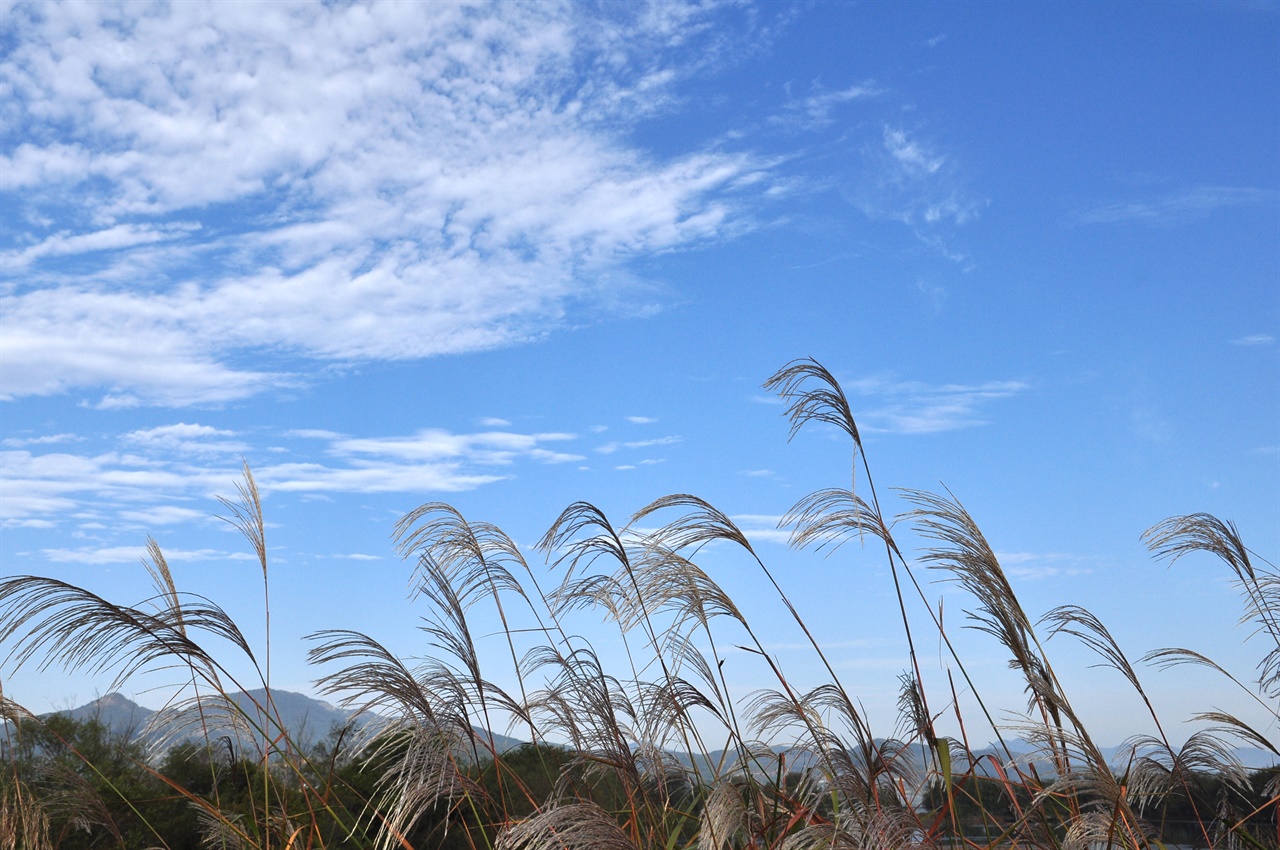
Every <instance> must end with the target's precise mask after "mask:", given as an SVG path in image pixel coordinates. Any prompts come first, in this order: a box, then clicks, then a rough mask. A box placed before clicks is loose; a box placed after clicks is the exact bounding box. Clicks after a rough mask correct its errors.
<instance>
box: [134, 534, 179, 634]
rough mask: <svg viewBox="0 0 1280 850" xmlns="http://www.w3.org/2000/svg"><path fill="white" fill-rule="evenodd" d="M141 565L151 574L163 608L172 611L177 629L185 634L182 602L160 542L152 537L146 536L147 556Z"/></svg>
mask: <svg viewBox="0 0 1280 850" xmlns="http://www.w3.org/2000/svg"><path fill="white" fill-rule="evenodd" d="M142 565H143V566H144V567H146V568H147V572H148V573H150V574H151V580H152V582H153V583H154V584H155V586H156V591H157V598H158V599H162V600H164V606H163V609H167V611H169V612H172V616H173V617H174V622H175V624H176V625H177V628H178V630H179V631H181V632H182V633H183V634H184V635H185V634H186V627H185V626H184V625H183V622H182V603H181V601H180V599H179V597H178V587H177V585H175V584H174V583H173V573H171V572H170V571H169V562H168V561H167V560H166V559H165V557H164V552H162V551H161V550H160V544H159V543H157V542H156V539H155V538H154V537H148V538H147V557H146V558H143V559H142Z"/></svg>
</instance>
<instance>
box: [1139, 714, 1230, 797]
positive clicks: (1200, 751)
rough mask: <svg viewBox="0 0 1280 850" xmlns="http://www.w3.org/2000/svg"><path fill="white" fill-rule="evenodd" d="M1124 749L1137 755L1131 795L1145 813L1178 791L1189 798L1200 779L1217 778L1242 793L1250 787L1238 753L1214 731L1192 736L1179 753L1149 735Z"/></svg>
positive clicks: (1202, 730) (1203, 731) (1140, 737)
mask: <svg viewBox="0 0 1280 850" xmlns="http://www.w3.org/2000/svg"><path fill="white" fill-rule="evenodd" d="M1124 749H1126V750H1129V751H1131V752H1132V753H1133V754H1134V759H1133V766H1132V768H1130V771H1129V794H1130V795H1131V796H1132V797H1133V798H1134V799H1136V800H1137V801H1138V805H1139V807H1140V808H1142V809H1144V810H1145V809H1147V808H1150V807H1151V804H1152V803H1158V802H1160V801H1162V800H1164V799H1165V798H1166V797H1168V796H1169V794H1171V793H1173V792H1175V791H1179V790H1181V791H1185V792H1186V793H1187V794H1188V795H1190V794H1191V788H1190V786H1191V785H1192V784H1193V783H1194V782H1195V780H1196V777H1197V775H1213V776H1217V777H1219V778H1220V779H1222V780H1223V781H1224V782H1226V783H1227V784H1228V785H1231V786H1234V787H1235V788H1237V789H1239V790H1243V789H1244V788H1246V787H1247V786H1248V782H1249V777H1248V774H1247V772H1246V771H1245V769H1244V766H1243V765H1242V764H1241V763H1240V760H1239V758H1237V757H1236V754H1235V751H1234V750H1233V749H1232V747H1231V746H1229V745H1228V744H1227V742H1226V741H1224V740H1223V739H1222V738H1221V737H1220V736H1219V735H1218V734H1216V733H1215V731H1214V730H1212V729H1200V730H1198V731H1196V732H1193V733H1192V734H1191V736H1190V737H1189V738H1187V741H1186V743H1185V744H1183V745H1182V746H1181V747H1179V748H1177V749H1174V748H1173V747H1170V746H1169V745H1168V743H1167V742H1165V741H1164V740H1162V739H1159V738H1152V737H1150V736H1148V735H1138V736H1135V737H1133V738H1130V739H1129V740H1127V741H1126V742H1125V744H1124ZM1192 804H1193V805H1194V800H1193V801H1192Z"/></svg>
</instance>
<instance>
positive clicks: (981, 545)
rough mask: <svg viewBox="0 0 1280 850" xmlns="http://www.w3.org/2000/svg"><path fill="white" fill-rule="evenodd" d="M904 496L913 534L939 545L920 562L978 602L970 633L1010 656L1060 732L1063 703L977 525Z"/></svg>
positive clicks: (934, 502) (956, 509) (950, 505)
mask: <svg viewBox="0 0 1280 850" xmlns="http://www.w3.org/2000/svg"><path fill="white" fill-rule="evenodd" d="M903 495H904V496H905V498H906V499H907V500H908V501H909V502H911V503H912V504H914V505H916V508H915V509H914V510H912V511H911V512H910V513H909V514H908V516H909V517H910V518H911V519H912V521H913V524H914V526H915V528H916V530H917V532H918V533H919V534H920V535H921V536H923V537H925V538H927V539H930V540H936V541H939V543H941V544H942V545H940V546H935V547H933V548H930V549H928V550H926V551H925V553H924V554H923V555H922V556H921V560H922V561H924V562H925V563H927V564H929V565H930V566H931V567H932V568H933V569H940V570H945V571H947V572H949V573H951V575H952V576H953V577H954V578H953V580H954V581H956V582H958V583H959V584H960V585H961V586H962V587H963V588H964V589H965V590H967V591H968V592H969V593H970V595H972V596H973V597H974V598H975V599H976V600H977V602H978V607H977V610H976V611H973V610H970V611H966V613H967V614H968V616H969V618H970V619H971V620H973V621H974V623H975V625H974V626H973V628H976V629H978V630H980V631H984V632H986V633H988V634H990V635H992V636H994V637H995V638H996V639H997V640H999V641H1000V643H1001V644H1003V645H1004V647H1005V648H1006V649H1008V650H1009V652H1010V654H1011V656H1012V658H1011V659H1010V661H1009V664H1010V666H1011V667H1013V668H1014V669H1016V670H1018V671H1019V672H1021V673H1022V677H1023V680H1024V681H1025V682H1026V688H1027V691H1028V693H1029V695H1030V700H1031V704H1032V706H1034V707H1035V709H1036V710H1037V711H1038V712H1039V713H1040V714H1041V716H1042V717H1043V719H1044V722H1045V723H1046V724H1047V723H1049V722H1050V720H1051V719H1052V722H1053V724H1054V725H1055V726H1059V727H1060V726H1061V723H1062V717H1061V712H1062V708H1063V704H1064V703H1065V699H1064V698H1063V697H1062V695H1061V694H1060V692H1059V689H1058V685H1057V682H1056V680H1055V679H1054V677H1053V671H1052V669H1051V668H1050V666H1049V663H1048V661H1047V660H1046V659H1045V657H1044V653H1043V650H1042V649H1041V648H1040V645H1039V642H1038V641H1037V639H1036V636H1035V630H1034V628H1033V627H1032V625H1031V620H1030V618H1028V617H1027V614H1026V612H1025V611H1023V609H1022V604H1021V603H1020V602H1019V601H1018V597H1017V595H1016V594H1015V593H1014V592H1013V588H1012V587H1011V586H1010V584H1009V580H1008V578H1007V577H1006V576H1005V573H1004V570H1003V568H1001V566H1000V562H999V560H997V558H996V556H995V552H993V551H992V550H991V546H990V544H988V543H987V540H986V537H984V536H983V534H982V531H981V529H979V528H978V524H977V523H976V522H975V521H974V519H973V517H972V516H970V514H969V512H968V511H966V510H965V509H964V507H963V506H962V505H961V504H960V503H959V502H957V501H955V500H954V499H950V498H943V497H942V496H938V495H936V494H934V493H928V492H925V491H922V490H904V491H903ZM1065 767H1066V766H1065V765H1062V766H1060V769H1065Z"/></svg>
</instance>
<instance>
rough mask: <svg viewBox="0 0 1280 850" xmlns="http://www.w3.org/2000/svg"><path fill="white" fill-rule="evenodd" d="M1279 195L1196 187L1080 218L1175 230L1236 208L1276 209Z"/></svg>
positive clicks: (1238, 188) (1097, 209)
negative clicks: (1258, 207)
mask: <svg viewBox="0 0 1280 850" xmlns="http://www.w3.org/2000/svg"><path fill="white" fill-rule="evenodd" d="M1278 201H1280V195H1278V194H1277V193H1276V192H1275V191H1273V190H1268V189H1258V188H1252V187H1247V186H1197V187H1194V188H1191V189H1187V190H1184V191H1181V192H1171V193H1166V194H1164V195H1161V196H1159V197H1155V198H1146V199H1140V200H1131V201H1114V202H1111V203H1107V204H1102V205H1099V206H1097V207H1094V208H1093V209H1090V210H1086V211H1085V212H1083V213H1081V214H1080V215H1079V216H1077V220H1078V221H1080V222H1081V223H1082V224H1146V225H1152V226H1158V227H1174V226H1178V225H1182V224H1188V223H1191V222H1194V221H1199V220H1200V219H1203V218H1207V217H1208V216H1210V215H1212V214H1213V213H1215V212H1217V211H1218V210H1223V209H1231V208H1234V207H1256V206H1274V205H1275V204H1276V203H1277V202H1278Z"/></svg>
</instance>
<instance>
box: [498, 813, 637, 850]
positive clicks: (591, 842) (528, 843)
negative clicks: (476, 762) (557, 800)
mask: <svg viewBox="0 0 1280 850" xmlns="http://www.w3.org/2000/svg"><path fill="white" fill-rule="evenodd" d="M494 846H495V850H637V848H638V847H639V845H638V844H637V843H634V842H633V841H632V839H631V838H630V837H629V836H628V835H627V834H626V833H625V832H623V831H622V829H621V828H620V827H619V826H618V821H617V819H616V818H614V816H613V815H611V814H610V813H609V812H606V811H605V810H604V809H602V808H600V807H599V806H598V805H596V804H595V803H590V802H582V803H567V804H565V805H561V806H556V807H554V808H551V809H547V810H546V811H544V812H539V813H538V814H536V815H534V816H533V817H531V818H529V819H527V820H524V821H520V822H519V823H516V824H513V825H511V826H509V827H508V828H506V829H504V830H503V831H502V833H501V834H500V835H499V836H498V841H497V843H496V844H495V845H494Z"/></svg>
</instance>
